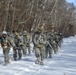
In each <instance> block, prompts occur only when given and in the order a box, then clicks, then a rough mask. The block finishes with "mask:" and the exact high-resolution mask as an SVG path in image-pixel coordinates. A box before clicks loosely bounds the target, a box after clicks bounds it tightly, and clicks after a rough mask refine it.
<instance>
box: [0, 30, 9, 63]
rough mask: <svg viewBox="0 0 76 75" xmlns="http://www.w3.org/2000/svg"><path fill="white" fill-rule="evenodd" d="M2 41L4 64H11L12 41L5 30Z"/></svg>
mask: <svg viewBox="0 0 76 75" xmlns="http://www.w3.org/2000/svg"><path fill="white" fill-rule="evenodd" d="M0 40H1V41H0V43H1V46H2V49H3V54H4V61H5V63H4V65H7V64H9V50H10V41H9V38H8V37H7V32H6V31H3V32H2V37H1V39H0Z"/></svg>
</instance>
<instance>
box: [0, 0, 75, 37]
mask: <svg viewBox="0 0 76 75" xmlns="http://www.w3.org/2000/svg"><path fill="white" fill-rule="evenodd" d="M75 24H76V7H75V6H74V4H73V3H67V1H66V0H0V32H1V31H3V30H6V31H8V32H11V31H13V30H18V31H19V32H22V31H25V30H26V31H28V32H31V31H34V30H35V29H36V28H37V27H41V28H44V30H45V31H47V32H50V31H51V28H52V26H54V30H55V31H56V32H58V33H62V34H63V35H65V36H66V37H67V36H74V35H75V34H76V25H75Z"/></svg>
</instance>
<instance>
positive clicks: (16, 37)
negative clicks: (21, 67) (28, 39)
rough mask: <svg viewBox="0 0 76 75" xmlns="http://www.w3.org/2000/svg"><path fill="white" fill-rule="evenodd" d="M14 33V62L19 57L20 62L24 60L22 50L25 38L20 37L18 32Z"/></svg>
mask: <svg viewBox="0 0 76 75" xmlns="http://www.w3.org/2000/svg"><path fill="white" fill-rule="evenodd" d="M13 33H14V43H15V47H14V54H13V57H14V60H15V61H16V60H17V55H18V59H19V60H20V59H21V58H22V52H21V50H22V49H23V38H22V37H21V36H20V35H19V33H18V32H17V31H13Z"/></svg>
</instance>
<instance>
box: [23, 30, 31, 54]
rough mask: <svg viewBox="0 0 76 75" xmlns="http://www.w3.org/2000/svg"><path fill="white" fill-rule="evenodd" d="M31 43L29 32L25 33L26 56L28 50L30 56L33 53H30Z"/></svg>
mask: <svg viewBox="0 0 76 75" xmlns="http://www.w3.org/2000/svg"><path fill="white" fill-rule="evenodd" d="M30 43H31V36H30V33H28V32H27V31H24V49H25V54H26V53H27V49H28V54H30V53H31V51H30Z"/></svg>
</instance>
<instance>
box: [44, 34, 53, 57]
mask: <svg viewBox="0 0 76 75" xmlns="http://www.w3.org/2000/svg"><path fill="white" fill-rule="evenodd" d="M46 41H47V43H46V53H45V57H46V58H47V57H48V55H49V58H52V50H53V48H52V45H51V42H52V37H51V35H50V34H49V33H47V35H46Z"/></svg>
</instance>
